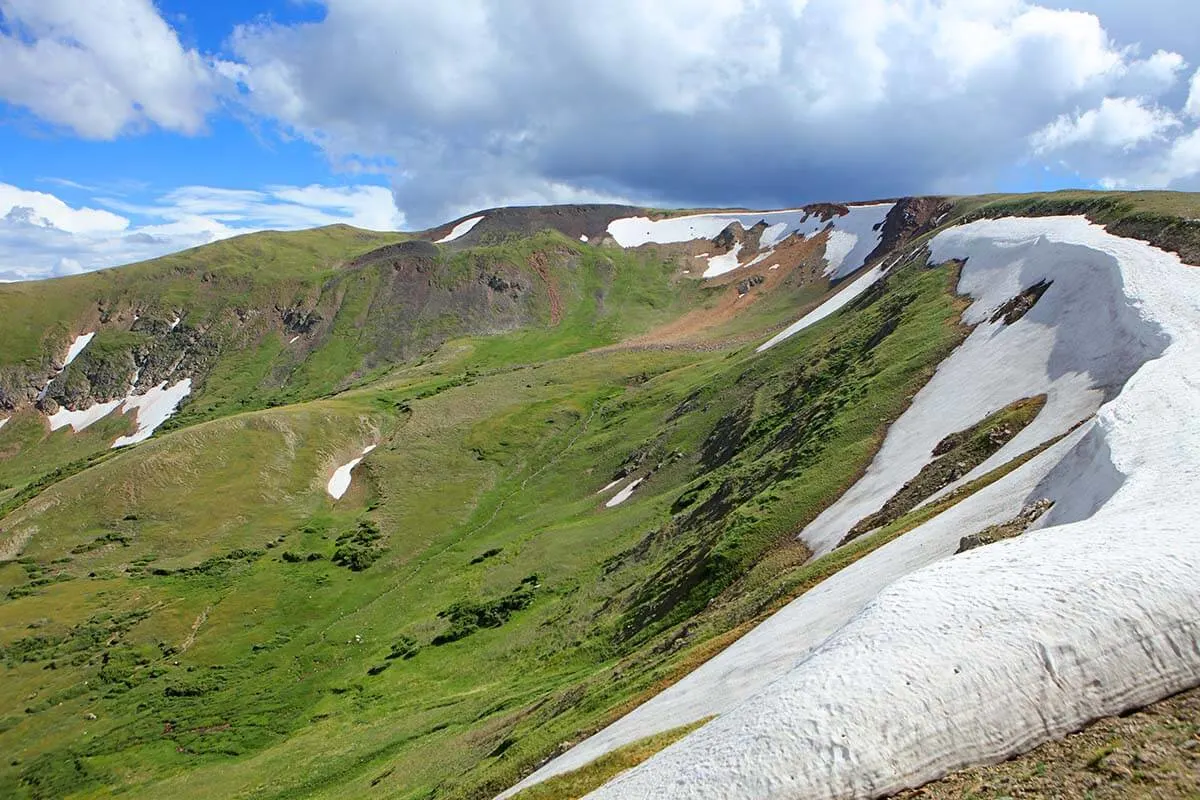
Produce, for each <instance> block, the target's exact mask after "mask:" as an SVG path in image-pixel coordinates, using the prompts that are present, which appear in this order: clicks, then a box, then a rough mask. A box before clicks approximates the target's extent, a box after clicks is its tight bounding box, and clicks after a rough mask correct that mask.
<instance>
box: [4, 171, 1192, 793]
mask: <svg viewBox="0 0 1200 800" xmlns="http://www.w3.org/2000/svg"><path fill="white" fill-rule="evenodd" d="M927 205H929V209H926V210H930V209H941V214H940V215H939V216H941V217H942V218H941V219H940V220H939V222H940V224H943V225H944V224H950V223H952V222H953V221H954V220H956V219H960V218H963V217H964V216H970V215H981V214H991V213H1065V212H1071V213H1081V212H1088V213H1092V214H1094V215H1096V218H1097V220H1098V221H1103V222H1108V223H1113V224H1114V225H1126V226H1131V227H1130V233H1132V234H1136V235H1142V236H1143V237H1145V238H1149V239H1151V240H1152V241H1156V243H1161V244H1163V245H1164V246H1171V247H1175V249H1180V250H1181V252H1182V251H1183V250H1185V249H1186V248H1190V247H1195V244H1196V242H1198V241H1200V234H1198V233H1197V231H1196V230H1195V228H1196V227H1197V225H1196V223H1188V222H1180V221H1179V219H1180V218H1182V219H1194V218H1196V217H1200V203H1198V202H1197V201H1196V199H1195V198H1193V197H1188V196H1170V195H1139V196H1108V195H1090V194H1071V195H1055V196H1050V197H1048V198H1036V197H1035V198H1013V197H1004V198H1000V197H996V198H969V199H963V200H960V201H955V202H954V203H953V204H950V203H946V204H940V201H939V202H934V203H932V204H927ZM914 207H915V206H914ZM585 212H586V213H584V212H579V213H582V214H584V216H583V217H582V218H581V217H580V216H579V214H573V213H567V214H561V215H560V214H558V213H557V212H554V211H547V210H535V211H530V212H519V210H509V211H507V212H506V215H502V216H499V217H498V218H499V219H500V221H501V222H504V223H505V225H507V226H508V227H507V228H506V229H500V230H493V231H491V232H487V231H485V232H484V233H485V234H486V235H481V236H479V237H476V238H475V240H472V241H471V242H470V243H469V244H464V243H450V244H447V245H434V244H432V243H431V242H432V241H433V240H434V239H435V238H438V237H440V236H442V235H444V234H445V233H447V230H437V231H434V232H431V233H429V234H422V235H416V236H408V235H400V234H396V235H390V234H369V233H366V232H362V231H355V230H352V229H348V228H344V227H343V228H332V229H322V230H317V231H308V232H304V233H299V234H257V235H254V236H250V237H243V238H241V239H237V240H232V241H230V242H225V243H221V244H218V245H213V246H210V247H207V248H201V249H199V250H195V251H191V252H188V253H183V254H179V255H176V256H171V257H168V258H165V259H160V260H158V261H154V262H149V263H146V264H139V265H134V266H131V267H126V268H122V269H118V270H109V271H105V272H102V273H95V274H92V275H86V276H80V277H78V278H69V279H63V280H57V281H49V282H45V283H37V284H20V285H13V286H4V287H0V310H2V311H3V313H2V314H0V341H3V342H4V351H3V352H2V353H0V416H9V417H11V419H9V421H8V422H7V423H6V424H5V425H4V427H3V428H0V671H2V673H3V680H2V681H0V749H2V750H3V752H4V753H5V759H4V760H3V763H0V796H4V797H14V798H23V797H28V798H42V797H46V798H50V797H55V798H57V797H66V796H73V797H104V796H110V795H114V794H121V795H122V796H129V797H148V798H149V797H180V798H187V797H196V798H201V797H203V798H208V797H255V798H273V797H280V798H282V797H288V798H291V797H347V798H350V797H364V796H367V797H400V798H424V797H462V798H467V797H471V798H477V797H489V796H491V795H493V794H495V793H496V792H498V791H500V790H502V789H504V788H507V787H508V786H510V785H512V784H513V783H514V782H516V780H517V779H519V778H520V777H521V776H522V775H524V774H527V773H528V772H529V771H530V770H531V769H532V768H533V767H534V766H536V765H537V764H539V763H541V762H543V761H544V760H545V759H546V758H548V757H549V756H551V755H553V754H555V753H557V752H560V751H561V750H562V749H564V748H565V747H567V746H569V744H570V743H571V742H573V741H577V740H578V738H579V737H580V736H582V735H585V734H586V733H588V732H590V731H593V730H595V729H597V728H598V727H600V726H601V725H603V724H605V723H606V722H609V721H611V720H613V719H614V718H615V717H617V716H619V715H620V714H621V713H622V712H623V711H625V710H628V709H629V708H630V707H632V706H633V705H634V704H636V703H637V702H639V701H640V700H641V699H644V698H645V697H647V696H649V695H650V694H652V693H654V692H655V691H658V690H660V689H661V688H662V687H664V686H666V685H668V684H669V683H670V682H672V681H674V680H677V679H678V678H679V677H681V676H682V675H684V674H686V673H687V671H688V670H689V669H691V668H693V667H694V666H695V665H697V664H699V663H701V662H702V661H703V660H705V659H706V658H708V657H710V656H711V655H712V654H714V653H715V652H718V651H719V650H720V648H722V647H723V646H725V645H726V644H728V643H729V642H730V641H732V640H733V639H735V638H736V637H737V636H738V635H740V634H741V633H742V632H744V631H745V630H746V629H747V628H748V627H749V626H750V625H752V624H753V623H754V622H755V621H757V620H759V619H761V618H763V617H764V616H765V615H766V614H769V613H770V612H771V611H772V610H773V609H774V608H777V607H778V606H779V605H780V604H781V603H783V602H786V600H787V599H789V598H790V597H793V596H795V595H797V594H798V593H800V592H802V591H805V590H806V589H808V588H810V587H811V586H813V585H816V583H818V582H819V581H820V580H821V579H822V578H824V577H826V576H827V575H828V574H830V573H831V572H833V571H836V570H837V569H839V568H840V567H842V566H844V565H845V564H847V563H850V562H851V561H853V560H854V559H855V558H857V557H860V556H861V555H862V554H864V553H866V552H869V551H870V550H871V549H873V548H874V547H878V546H879V545H880V544H881V543H882V542H883V541H886V540H887V538H888V537H892V536H895V535H898V534H899V532H901V531H902V530H904V529H905V526H906V525H911V524H912V522H913V519H914V518H915V516H917V515H921V514H925V515H929V514H931V513H937V510H939V509H938V508H934V509H930V508H928V507H926V508H921V509H917V510H916V511H914V512H910V513H909V514H907V515H903V516H901V517H900V518H898V519H897V520H895V521H893V522H892V523H891V524H889V525H888V526H887V527H885V528H883V529H882V530H880V531H877V532H875V533H872V534H868V535H866V536H863V537H861V538H859V539H856V540H855V541H854V542H853V543H851V544H850V545H848V546H846V547H844V548H841V549H839V550H837V551H835V552H834V553H832V554H830V556H826V557H824V558H822V559H819V560H815V561H814V560H812V559H810V554H809V553H808V552H807V551H806V550H805V548H804V547H803V545H801V544H800V543H799V542H797V541H796V539H795V538H794V533H795V532H796V531H797V530H798V529H799V528H800V527H801V526H803V525H804V524H805V523H806V522H807V521H809V520H811V519H812V518H813V517H814V516H815V515H816V514H817V513H818V512H819V511H820V510H821V509H822V508H824V507H825V506H826V505H827V504H828V503H830V502H831V501H832V500H833V499H834V498H836V497H837V496H838V494H839V493H840V492H841V491H843V490H844V489H845V488H846V487H847V486H848V485H850V483H851V482H852V481H853V480H854V479H855V477H856V476H857V475H858V474H859V473H860V472H861V471H862V470H863V469H864V468H865V467H866V465H867V463H868V462H869V460H870V458H871V457H872V455H873V453H874V451H875V449H876V448H877V447H878V445H879V443H880V441H881V440H882V436H883V434H884V432H885V430H886V428H887V425H888V424H889V422H890V421H891V420H893V419H895V418H896V417H897V416H898V415H899V414H900V413H901V411H902V410H903V409H904V408H905V406H906V404H907V402H908V400H909V398H911V396H912V395H913V393H914V392H915V391H916V390H917V389H918V388H919V387H920V386H921V385H922V384H923V382H924V381H926V380H927V379H928V377H929V376H930V375H931V374H932V371H933V370H934V368H935V367H936V366H937V364H938V363H939V362H940V360H941V359H942V358H944V357H945V356H946V355H947V354H948V353H949V352H950V351H951V350H952V349H953V348H954V346H955V345H956V344H957V343H958V342H959V341H960V340H961V338H962V336H963V335H964V333H965V330H964V329H963V327H962V326H961V325H960V324H959V314H960V312H961V309H962V306H963V304H962V302H961V300H960V299H959V298H957V297H956V296H955V295H954V293H953V287H954V285H955V277H956V271H957V265H955V264H953V263H951V264H940V265H938V264H928V263H926V260H925V255H924V254H923V251H922V250H921V249H920V247H919V245H920V242H921V239H922V237H924V236H927V235H928V234H929V232H930V231H931V230H932V226H933V224H934V223H933V222H932V218H931V219H930V220H929V221H928V224H923V225H916V226H910V228H909V229H907V230H905V231H904V232H903V234H902V235H899V234H898V235H897V236H896V237H895V238H894V240H893V241H891V242H890V243H889V246H888V247H887V248H884V249H885V250H886V251H889V252H884V253H881V254H880V257H886V256H887V255H889V254H890V250H892V249H896V248H902V250H900V251H899V252H898V254H900V255H904V256H906V258H904V260H903V261H902V262H901V264H900V266H898V267H896V268H894V269H893V270H892V272H891V273H890V275H889V277H888V278H887V280H886V281H885V282H883V283H881V284H879V285H878V289H877V290H873V291H871V292H868V293H867V294H865V295H863V296H862V297H861V298H860V299H859V300H857V301H855V302H854V303H852V304H851V305H850V306H849V307H848V308H847V309H846V310H845V311H843V312H842V313H839V314H836V315H834V316H832V317H830V318H829V319H827V320H825V321H823V322H822V323H820V324H818V325H816V326H814V327H812V328H810V329H808V330H806V331H804V332H803V333H801V334H799V335H797V336H795V337H793V338H791V339H789V340H787V341H786V342H784V343H783V344H781V345H779V346H777V347H775V348H773V349H771V350H769V351H767V352H765V353H763V354H756V353H755V346H756V345H757V344H759V343H761V341H763V340H764V339H765V338H767V336H769V335H770V334H771V333H773V332H775V331H777V330H778V329H779V328H781V327H783V326H784V325H786V324H788V323H790V322H791V321H793V320H794V319H795V318H796V317H797V316H798V315H799V313H802V312H803V311H804V310H805V309H806V308H808V307H811V306H813V305H815V304H816V303H817V302H819V301H820V299H821V298H822V296H824V295H825V294H827V292H828V291H829V288H830V287H829V285H828V281H827V280H822V279H819V277H815V276H819V273H820V270H819V269H808V268H807V267H805V264H808V265H809V266H810V267H812V266H814V265H815V267H819V266H820V258H821V251H820V248H819V247H817V248H816V249H815V250H814V251H813V252H812V253H809V254H807V255H805V256H804V257H803V258H801V259H800V261H799V262H798V266H797V267H796V268H795V269H794V270H792V271H791V272H789V273H788V274H787V275H786V276H779V277H771V276H767V277H766V278H765V280H766V282H765V283H763V284H761V285H758V284H756V285H755V286H752V287H750V288H747V289H746V293H745V296H743V295H742V294H741V292H742V288H746V287H739V286H738V285H736V284H735V283H730V282H728V281H725V282H722V281H713V282H709V283H705V284H702V283H701V282H700V281H698V280H696V279H695V278H694V276H692V277H689V276H688V275H686V274H685V273H684V272H683V271H682V267H681V265H682V264H685V263H687V259H690V258H691V257H692V254H691V252H690V251H688V250H687V249H686V248H678V249H677V250H673V249H672V248H656V247H648V248H642V249H639V250H630V251H626V250H622V249H620V248H618V247H615V246H614V245H612V244H611V243H603V242H600V243H599V244H587V243H584V242H582V241H580V240H579V236H580V234H581V233H583V232H584V231H588V230H590V231H592V232H593V233H594V232H595V230H596V225H597V224H598V223H597V222H596V220H595V219H594V218H591V217H588V216H587V214H588V213H591V214H594V213H595V212H587V211H586V209H585ZM625 212H626V213H628V210H625ZM522 213H524V214H525V216H522ZM607 213H609V214H610V218H611V215H615V214H616V213H617V212H616V211H610V212H607ZM942 215H944V216H942ZM1105 215H1107V216H1105ZM927 216H930V217H931V216H932V215H927ZM581 220H582V221H581ZM602 227H603V226H601V229H602ZM1135 228H1136V229H1135ZM592 238H593V240H595V239H596V238H597V237H595V236H593V237H592ZM1187 252H1188V253H1189V254H1191V253H1192V252H1193V251H1191V250H1188V251H1187ZM1190 257H1192V258H1194V256H1190ZM804 259H808V261H805V260H804ZM739 280H740V278H739ZM730 298H732V301H737V302H739V303H741V306H738V307H737V309H736V311H730V310H729V308H730V305H731V302H732V301H730ZM135 316H136V317H137V319H134V317H135ZM176 317H178V318H180V322H179V324H178V325H176V326H175V327H173V328H172V327H171V324H172V322H173V321H174V319H175V318H176ZM706 318H707V319H708V322H704V320H705V319H706ZM698 320H699V321H700V322H698ZM685 323H686V324H685ZM701 323H703V324H701ZM93 330H98V331H99V332H98V333H97V335H96V338H95V339H94V340H93V341H92V343H91V344H89V346H88V348H87V349H85V350H84V353H83V354H82V355H81V356H80V357H79V359H77V360H76V361H75V362H74V363H72V364H71V365H70V366H69V367H68V368H67V369H66V370H64V371H63V372H62V373H57V374H56V368H57V366H59V365H60V364H61V359H62V354H63V353H64V352H65V350H66V347H67V345H68V344H69V343H70V341H71V340H72V339H73V337H74V336H76V335H78V334H79V333H83V332H86V331H93ZM681 330H682V331H683V332H684V334H686V335H684V334H680V331H681ZM664 331H667V332H669V335H667V334H665V333H663V332H664ZM294 337H299V338H296V340H295V342H293V341H292V339H293V338H294ZM168 356H169V357H168ZM167 362H170V366H169V368H168V367H162V368H161V369H162V379H163V380H166V379H167V377H166V376H167V375H172V376H178V375H182V374H187V376H188V377H189V378H190V379H192V380H193V381H194V390H193V392H192V394H191V395H190V396H189V397H188V398H187V399H186V401H185V403H184V405H183V406H182V408H181V410H180V413H178V414H177V415H176V416H174V417H173V418H172V419H171V420H170V421H169V422H168V423H167V424H166V425H165V426H163V427H162V428H160V429H159V431H158V433H157V434H156V436H155V437H154V438H152V439H150V440H149V441H147V442H144V443H142V444H139V445H136V446H134V447H131V448H124V449H121V450H115V451H114V450H110V449H109V445H110V444H111V442H112V441H113V439H114V438H115V437H116V436H118V435H121V434H124V433H128V432H129V431H130V430H131V428H132V422H131V421H130V419H129V418H128V417H124V416H120V415H112V416H110V417H107V418H105V419H103V420H101V421H100V422H98V423H96V424H95V425H93V426H91V427H89V428H87V429H86V430H84V431H82V432H79V433H75V432H73V431H72V430H71V429H70V428H64V429H60V430H57V431H54V432H50V431H49V430H48V427H47V425H46V422H45V415H46V413H47V412H51V411H53V410H54V409H55V408H57V407H61V406H67V407H70V406H72V405H74V406H79V407H86V405H87V404H89V403H90V402H92V401H102V400H109V399H115V398H116V397H120V396H123V395H124V393H125V392H126V391H127V390H128V387H129V385H130V384H131V383H132V382H134V381H135V379H137V378H140V375H139V371H140V370H145V369H147V368H149V369H151V370H153V369H155V368H156V367H155V365H161V364H164V363H167ZM171 370H174V372H172V371H171ZM181 370H182V371H181ZM153 377H154V378H156V379H157V378H158V377H159V376H158V375H154V376H153ZM47 381H49V382H50V388H49V389H48V390H47V392H46V395H45V397H44V398H43V399H41V400H39V399H38V397H37V395H38V388H39V387H40V386H43V385H45V383H46V382H47ZM369 445H376V449H375V450H373V451H372V452H371V453H370V454H369V455H368V456H367V457H366V458H365V459H364V460H363V462H362V463H361V465H360V466H359V467H358V468H357V469H355V471H354V473H353V482H352V484H351V486H350V489H349V491H348V492H347V493H346V494H345V495H344V496H343V497H341V499H339V500H336V501H335V500H333V499H332V498H331V497H330V496H329V494H327V492H326V490H325V489H326V483H327V481H328V480H329V478H330V476H331V475H332V474H333V472H334V470H335V468H337V467H338V466H339V465H342V464H345V463H346V462H348V461H349V460H350V459H352V458H355V457H357V456H359V455H360V454H361V453H362V451H363V449H364V448H365V447H367V446H369ZM616 478H640V479H642V482H641V483H640V484H639V485H638V487H637V491H636V492H634V493H633V495H632V496H631V497H630V498H629V499H628V500H627V501H625V502H624V503H621V504H619V505H613V506H612V507H609V506H608V505H606V501H607V500H610V499H612V497H613V491H611V490H610V491H608V492H607V493H602V490H603V489H604V487H606V485H608V484H610V483H611V482H612V481H613V480H614V479H616ZM949 502H952V500H951V501H949ZM669 738H670V737H664V738H663V742H662V744H665V742H666V741H667V739H669ZM652 746H661V745H652ZM549 788H550V789H552V788H553V787H549ZM575 791H578V788H575V789H564V790H563V792H564V793H563V794H561V795H560V796H573V795H572V792H575ZM537 796H539V797H542V796H553V795H551V794H546V790H545V789H543V790H542V793H541V794H538V795H537Z"/></svg>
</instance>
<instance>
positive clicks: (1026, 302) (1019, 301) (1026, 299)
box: [991, 280, 1054, 325]
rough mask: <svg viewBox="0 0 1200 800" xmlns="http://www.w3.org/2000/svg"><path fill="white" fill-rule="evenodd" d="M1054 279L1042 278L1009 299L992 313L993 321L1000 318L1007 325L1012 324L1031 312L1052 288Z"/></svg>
mask: <svg viewBox="0 0 1200 800" xmlns="http://www.w3.org/2000/svg"><path fill="white" fill-rule="evenodd" d="M1053 283H1054V281H1047V280H1041V281H1038V282H1037V283H1035V284H1034V285H1033V286H1030V287H1029V288H1028V289H1026V290H1025V291H1023V292H1021V293H1020V294H1019V295H1017V296H1016V297H1014V298H1013V299H1011V300H1009V301H1008V302H1007V303H1005V304H1004V305H1002V306H1000V307H999V308H997V309H996V311H995V313H994V314H992V319H991V321H992V322H997V321H999V320H1000V319H1003V320H1004V324H1005V325H1012V324H1013V323H1014V322H1016V321H1017V320H1019V319H1020V318H1021V317H1023V316H1025V315H1026V314H1027V313H1029V309H1031V308H1033V307H1034V306H1035V305H1036V304H1037V301H1038V300H1040V299H1042V295H1044V294H1045V293H1046V290H1047V289H1049V288H1050V286H1051V284H1053Z"/></svg>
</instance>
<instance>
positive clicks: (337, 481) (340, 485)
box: [325, 445, 375, 500]
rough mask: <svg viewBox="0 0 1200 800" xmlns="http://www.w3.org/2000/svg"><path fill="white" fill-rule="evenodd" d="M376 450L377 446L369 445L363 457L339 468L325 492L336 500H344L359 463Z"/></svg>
mask: <svg viewBox="0 0 1200 800" xmlns="http://www.w3.org/2000/svg"><path fill="white" fill-rule="evenodd" d="M374 449H375V445H369V446H367V447H365V448H363V451H362V455H361V456H359V457H358V458H355V459H351V460H350V461H349V462H347V463H345V464H343V465H342V466H340V467H338V468H337V469H336V470H334V472H333V477H332V478H330V479H329V483H328V485H326V487H325V491H327V492H329V496H330V497H332V498H333V499H334V500H340V499H342V495H344V494H345V493H346V490H347V489H349V488H350V473H351V472H353V471H354V468H355V467H357V466H358V464H359V462H360V461H362V460H363V458H364V457H366V455H367V453H369V452H371V451H372V450H374Z"/></svg>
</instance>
